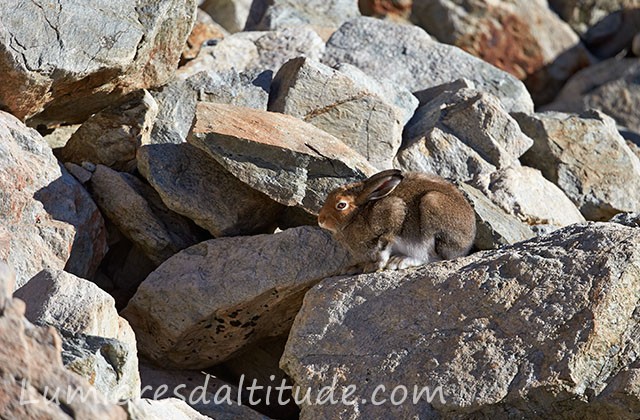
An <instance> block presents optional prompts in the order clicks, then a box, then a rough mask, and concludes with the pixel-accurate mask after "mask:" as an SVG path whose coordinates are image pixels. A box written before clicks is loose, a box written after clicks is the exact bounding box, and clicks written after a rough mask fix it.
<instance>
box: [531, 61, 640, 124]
mask: <svg viewBox="0 0 640 420" xmlns="http://www.w3.org/2000/svg"><path fill="white" fill-rule="evenodd" d="M638 77H640V58H626V59H615V58H612V59H609V60H605V61H603V62H601V63H598V64H595V65H593V66H590V67H587V68H586V69H583V70H581V71H579V72H578V73H576V74H575V75H574V76H573V77H572V78H571V79H569V81H568V82H567V84H566V85H564V87H563V88H562V90H561V91H560V93H558V96H557V97H556V99H555V100H554V101H553V102H552V103H551V104H549V105H546V106H544V107H542V108H541V110H543V111H562V112H574V113H579V112H581V111H586V110H588V109H597V110H600V111H602V112H604V113H605V114H607V115H609V116H610V117H613V119H615V120H616V122H617V123H618V124H619V125H621V126H624V127H628V128H629V129H631V130H633V131H635V132H636V133H640V115H639V114H638V112H636V111H637V110H638V109H639V108H640V85H638V83H636V81H637V80H638Z"/></svg>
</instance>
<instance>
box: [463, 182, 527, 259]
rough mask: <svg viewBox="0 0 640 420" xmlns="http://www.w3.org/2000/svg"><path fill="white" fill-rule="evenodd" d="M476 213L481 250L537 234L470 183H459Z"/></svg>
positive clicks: (478, 244) (478, 243)
mask: <svg viewBox="0 0 640 420" xmlns="http://www.w3.org/2000/svg"><path fill="white" fill-rule="evenodd" d="M457 186H458V188H459V189H460V190H461V191H462V193H463V194H464V196H465V197H466V198H467V200H468V201H469V203H470V204H471V206H472V207H473V210H474V211H475V213H476V239H475V241H474V243H473V245H474V246H475V247H476V248H477V249H480V250H483V249H493V248H499V247H501V246H504V245H511V244H514V243H516V242H521V241H525V240H527V239H531V238H532V237H534V236H535V234H534V233H533V231H532V230H531V229H530V228H529V227H528V226H527V225H526V224H524V223H523V222H522V221H520V220H518V219H517V218H516V217H515V216H513V215H510V214H507V213H506V212H505V211H504V210H502V209H501V208H499V207H498V206H496V205H495V204H493V203H492V202H491V200H489V199H488V198H487V197H485V195H484V194H482V193H481V192H480V191H479V190H477V189H476V188H474V187H472V186H471V185H469V184H465V183H457Z"/></svg>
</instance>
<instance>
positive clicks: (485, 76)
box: [322, 17, 533, 113]
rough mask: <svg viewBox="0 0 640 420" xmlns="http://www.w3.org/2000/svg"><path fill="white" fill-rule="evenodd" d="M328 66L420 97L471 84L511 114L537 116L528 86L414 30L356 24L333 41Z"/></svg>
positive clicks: (326, 60) (373, 23) (347, 26)
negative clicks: (350, 69)
mask: <svg viewBox="0 0 640 420" xmlns="http://www.w3.org/2000/svg"><path fill="white" fill-rule="evenodd" d="M322 62H323V63H325V64H327V65H329V66H334V65H337V64H339V63H347V64H352V65H354V66H356V67H359V68H360V69H361V70H362V71H364V72H365V73H367V74H368V75H370V76H372V77H374V78H375V77H386V78H389V79H390V80H392V81H393V82H395V83H397V84H398V85H399V86H402V87H405V88H407V89H409V90H410V91H411V92H414V93H416V92H418V91H422V90H425V89H428V88H431V87H434V86H437V85H441V84H443V83H448V82H452V81H454V80H457V79H460V78H466V79H468V80H471V81H472V82H473V83H474V84H475V86H476V87H477V89H479V90H483V91H487V92H489V93H491V94H493V95H495V96H497V97H498V98H499V99H500V101H502V104H503V105H504V107H505V108H506V109H507V110H508V111H509V112H513V111H519V112H529V113H530V112H533V101H532V100H531V97H530V96H529V93H528V92H527V90H526V88H525V87H524V85H523V84H522V82H520V81H519V80H517V79H516V78H515V77H513V76H512V75H510V74H508V73H506V72H504V71H502V70H499V69H497V68H495V67H493V66H492V65H491V64H489V63H486V62H484V61H482V60H480V59H478V58H476V57H474V56H472V55H470V54H468V53H466V52H464V51H462V50H461V49H459V48H457V47H454V46H451V45H445V44H440V43H438V42H436V41H434V40H433V39H432V38H431V37H430V36H429V35H428V34H427V33H426V32H425V31H423V30H422V29H420V28H418V27H415V26H412V25H400V24H395V23H392V22H388V21H382V20H379V19H374V18H370V17H359V18H355V19H352V20H350V21H348V22H346V23H344V24H343V25H342V26H341V27H340V28H339V29H338V31H336V33H334V34H333V35H332V36H331V38H330V39H329V41H328V42H327V48H326V51H325V54H324V55H323V57H322Z"/></svg>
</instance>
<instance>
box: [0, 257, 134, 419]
mask: <svg viewBox="0 0 640 420" xmlns="http://www.w3.org/2000/svg"><path fill="white" fill-rule="evenodd" d="M14 282H15V276H14V275H13V274H12V273H11V270H9V269H8V268H7V266H6V265H4V263H2V262H0V360H2V370H3V379H2V381H0V395H2V404H0V417H2V418H7V419H36V418H42V419H55V420H58V419H60V420H62V419H68V418H69V413H73V415H74V416H76V417H77V418H83V419H85V418H86V419H105V420H125V419H127V416H126V415H125V413H124V411H123V410H122V408H120V407H118V406H116V405H114V404H110V403H108V402H106V400H105V398H104V396H103V395H102V394H100V392H99V391H97V390H96V389H95V388H93V387H92V386H90V385H89V383H88V382H87V381H86V380H84V379H82V378H80V377H79V376H77V375H76V374H74V373H72V372H70V371H68V370H67V369H65V368H64V366H63V365H62V361H61V357H60V354H61V340H60V336H59V335H58V333H57V332H56V330H55V329H54V328H52V327H39V326H34V325H33V324H31V323H30V322H29V321H27V319H25V318H24V311H25V304H24V302H23V301H21V300H20V299H17V298H13V299H12V298H11V291H12V290H13V289H14V287H15V284H14ZM56 391H60V392H59V393H58V394H57V398H58V401H60V403H61V404H54V403H51V400H52V396H53V395H52V393H55V392H56ZM80 396H83V397H80ZM26 402H28V403H26Z"/></svg>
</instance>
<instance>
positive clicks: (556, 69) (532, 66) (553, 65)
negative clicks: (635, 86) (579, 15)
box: [411, 0, 590, 104]
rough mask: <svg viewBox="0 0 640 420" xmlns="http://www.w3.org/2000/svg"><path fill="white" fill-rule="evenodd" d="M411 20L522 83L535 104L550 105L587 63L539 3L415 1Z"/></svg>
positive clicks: (568, 32)
mask: <svg viewBox="0 0 640 420" xmlns="http://www.w3.org/2000/svg"><path fill="white" fill-rule="evenodd" d="M411 19H412V21H414V22H416V24H418V25H419V26H421V27H422V28H424V29H425V30H426V31H427V32H428V33H429V34H430V35H432V36H434V37H436V38H437V39H438V40H439V41H441V42H444V43H447V44H452V45H456V46H458V47H460V48H461V49H463V50H465V51H467V52H469V53H470V54H473V55H474V56H476V57H479V58H482V59H483V60H484V61H486V62H488V63H491V64H493V65H494V66H496V67H498V68H500V69H502V70H504V71H507V72H509V73H510V74H512V75H513V76H515V77H517V78H518V79H521V80H525V84H526V85H527V88H528V89H529V91H530V92H531V93H532V96H533V98H534V101H535V102H536V104H540V103H547V102H550V101H551V100H552V99H553V97H554V96H555V94H556V93H557V91H558V89H559V88H560V87H562V85H563V84H564V82H565V81H566V80H567V79H568V78H569V77H570V76H571V75H572V74H573V73H575V72H576V71H578V70H580V69H581V68H583V67H585V66H587V65H589V63H590V56H589V53H588V52H587V50H586V48H585V47H584V46H583V45H582V43H580V39H579V38H578V35H576V34H575V33H574V32H573V30H572V29H571V27H570V26H569V25H568V24H567V23H565V22H563V21H562V20H561V19H560V18H559V17H558V16H557V15H556V14H555V13H553V12H552V11H551V10H549V7H548V5H547V3H546V2H544V1H527V0H511V1H498V2H494V3H475V2H473V1H470V0H453V1H441V0H434V1H416V2H414V3H413V9H412V13H411Z"/></svg>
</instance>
